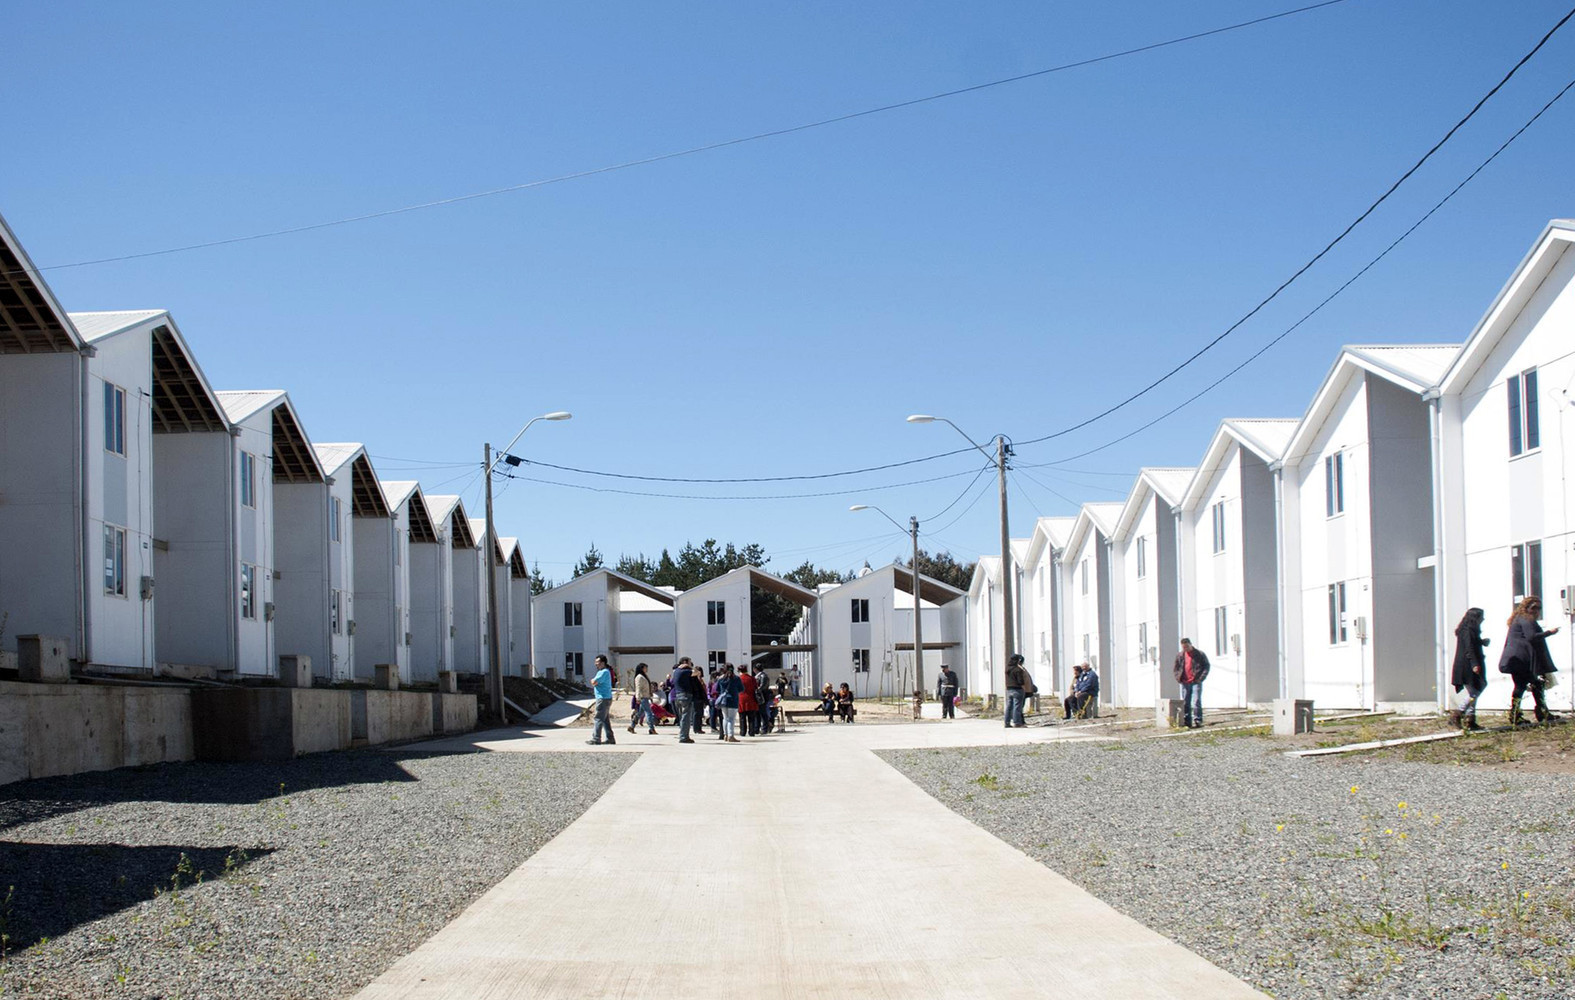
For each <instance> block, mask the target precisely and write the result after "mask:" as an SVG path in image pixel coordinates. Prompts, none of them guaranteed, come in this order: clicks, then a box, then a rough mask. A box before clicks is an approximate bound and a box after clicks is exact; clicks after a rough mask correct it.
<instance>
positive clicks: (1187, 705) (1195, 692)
mask: <svg viewBox="0 0 1575 1000" xmlns="http://www.w3.org/2000/svg"><path fill="white" fill-rule="evenodd" d="M1171 672H1172V673H1174V674H1175V675H1176V683H1178V684H1180V685H1181V724H1182V725H1183V726H1185V727H1187V728H1188V729H1202V728H1203V679H1204V678H1205V677H1207V676H1208V675H1209V658H1208V656H1207V655H1206V654H1205V653H1204V652H1203V650H1201V649H1197V648H1195V647H1193V645H1192V640H1191V639H1183V640H1181V652H1179V653H1177V654H1176V663H1175V665H1174V666H1173V667H1172V668H1171Z"/></svg>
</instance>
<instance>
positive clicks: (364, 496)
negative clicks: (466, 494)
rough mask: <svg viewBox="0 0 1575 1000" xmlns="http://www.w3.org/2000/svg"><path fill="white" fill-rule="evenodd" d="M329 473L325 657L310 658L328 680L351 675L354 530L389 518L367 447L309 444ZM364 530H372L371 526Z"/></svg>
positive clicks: (315, 671) (315, 672)
mask: <svg viewBox="0 0 1575 1000" xmlns="http://www.w3.org/2000/svg"><path fill="white" fill-rule="evenodd" d="M312 448H313V450H314V451H316V452H317V460H318V462H319V463H320V464H321V465H322V467H323V473H324V474H325V475H326V476H327V477H328V633H329V644H330V646H329V648H330V653H329V658H328V660H327V661H326V662H322V663H319V662H318V661H316V660H313V661H312V672H313V673H314V674H315V675H316V676H317V677H321V678H324V679H326V680H330V681H347V680H350V679H352V678H354V677H355V676H356V667H355V649H356V642H355V629H353V628H352V627H351V623H352V622H354V621H355V532H356V526H357V525H358V524H361V523H362V522H363V520H372V521H379V522H380V521H382V520H386V519H387V518H388V517H390V516H391V515H390V512H389V509H388V502H387V500H386V498H385V497H384V495H383V490H382V487H381V486H380V485H379V484H378V480H377V473H376V472H375V471H374V470H373V468H372V461H371V459H370V458H368V457H367V454H366V448H365V447H363V446H362V445H360V444H356V443H334V444H316V443H314V444H313V445H312ZM369 530H377V528H376V526H373V527H371V528H370V529H369Z"/></svg>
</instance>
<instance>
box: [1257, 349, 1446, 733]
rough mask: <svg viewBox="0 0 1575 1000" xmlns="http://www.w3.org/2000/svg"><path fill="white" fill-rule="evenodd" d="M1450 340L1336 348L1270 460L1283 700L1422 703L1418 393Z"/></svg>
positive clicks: (1424, 603) (1432, 656)
mask: <svg viewBox="0 0 1575 1000" xmlns="http://www.w3.org/2000/svg"><path fill="white" fill-rule="evenodd" d="M1458 351H1459V345H1455V344H1438V345H1430V344H1418V345H1408V346H1371V347H1347V348H1345V349H1344V350H1343V351H1341V353H1340V357H1339V359H1338V360H1337V361H1336V362H1335V364H1334V367H1333V368H1332V369H1330V371H1329V374H1328V376H1327V377H1326V378H1325V379H1324V382H1323V385H1322V386H1321V387H1320V388H1319V390H1318V394H1317V395H1316V396H1315V397H1314V399H1313V402H1312V405H1311V406H1310V407H1309V408H1308V410H1307V413H1306V415H1305V416H1303V417H1302V420H1301V422H1300V424H1298V426H1297V428H1296V432H1295V433H1294V434H1293V435H1292V436H1291V440H1290V442H1289V443H1288V444H1287V446H1286V449H1285V456H1284V458H1283V460H1282V463H1281V466H1282V468H1281V472H1280V476H1281V504H1282V510H1281V520H1282V528H1283V533H1282V537H1281V545H1282V551H1281V558H1282V561H1283V567H1284V569H1283V572H1284V581H1285V582H1284V586H1283V589H1282V591H1281V599H1282V600H1283V601H1284V613H1285V618H1284V621H1285V625H1286V629H1285V645H1284V649H1285V660H1284V674H1285V685H1286V691H1287V693H1288V694H1289V695H1290V696H1292V697H1297V698H1310V699H1312V700H1313V701H1315V702H1316V703H1317V704H1318V705H1319V706H1320V707H1328V708H1373V707H1376V706H1377V705H1379V704H1384V705H1397V706H1407V705H1411V706H1414V705H1422V706H1426V707H1428V708H1431V707H1433V706H1434V705H1435V704H1436V703H1437V700H1438V697H1439V692H1438V671H1437V666H1436V650H1435V642H1436V638H1437V631H1436V629H1435V627H1434V621H1435V609H1434V599H1435V595H1434V590H1433V566H1434V563H1435V561H1436V557H1435V555H1434V544H1433V517H1432V511H1433V464H1432V427H1431V419H1430V410H1431V407H1430V405H1429V403H1428V402H1427V400H1426V397H1427V396H1428V395H1430V394H1431V392H1432V390H1433V388H1434V387H1435V386H1436V385H1437V384H1438V383H1439V381H1440V380H1441V379H1442V378H1443V375H1444V373H1445V371H1446V370H1447V369H1448V368H1449V366H1450V364H1451V363H1452V362H1453V361H1454V360H1455V355H1456V353H1457V352H1458Z"/></svg>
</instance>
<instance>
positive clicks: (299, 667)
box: [279, 654, 312, 688]
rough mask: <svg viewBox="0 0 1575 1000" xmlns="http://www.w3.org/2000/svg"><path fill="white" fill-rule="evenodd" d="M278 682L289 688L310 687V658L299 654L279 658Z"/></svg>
mask: <svg viewBox="0 0 1575 1000" xmlns="http://www.w3.org/2000/svg"><path fill="white" fill-rule="evenodd" d="M279 682H280V683H282V684H283V685H284V686H285V687H289V688H309V687H311V686H312V658H311V657H310V656H302V655H300V654H289V655H285V656H281V657H279Z"/></svg>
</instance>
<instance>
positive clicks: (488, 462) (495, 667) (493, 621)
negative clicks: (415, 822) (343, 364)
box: [481, 444, 1005, 722]
mask: <svg viewBox="0 0 1575 1000" xmlns="http://www.w3.org/2000/svg"><path fill="white" fill-rule="evenodd" d="M481 448H482V451H481V455H482V459H481V472H482V475H483V476H484V477H485V478H486V481H487V539H486V541H485V542H484V543H483V545H485V547H486V550H487V551H486V554H485V555H483V556H482V557H481V562H482V565H483V566H485V567H486V568H487V691H488V697H489V698H491V700H492V705H493V708H494V709H495V710H496V711H497V713H498V721H499V722H507V721H508V713H507V712H505V711H504V710H503V652H502V650H500V649H499V648H498V571H497V567H496V566H494V565H493V564H492V560H493V554H494V553H496V552H497V550H498V528H497V525H496V524H494V523H493V521H492V445H490V444H484V445H482V446H481ZM1002 502H1003V503H1004V502H1005V500H1004V499H1003V500H1002Z"/></svg>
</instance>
